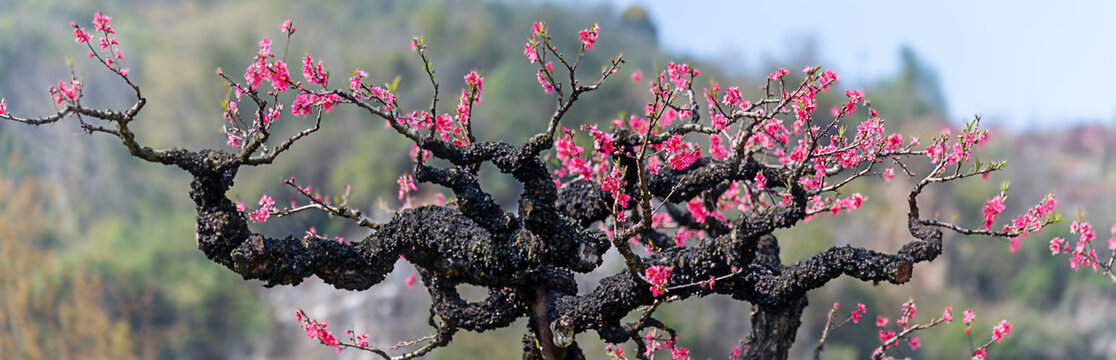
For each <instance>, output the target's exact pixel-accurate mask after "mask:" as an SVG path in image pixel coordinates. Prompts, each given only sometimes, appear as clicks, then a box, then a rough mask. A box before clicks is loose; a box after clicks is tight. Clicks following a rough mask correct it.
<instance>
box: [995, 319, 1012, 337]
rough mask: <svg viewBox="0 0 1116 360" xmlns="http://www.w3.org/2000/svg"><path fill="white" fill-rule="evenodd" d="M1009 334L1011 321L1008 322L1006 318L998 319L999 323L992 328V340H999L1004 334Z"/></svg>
mask: <svg viewBox="0 0 1116 360" xmlns="http://www.w3.org/2000/svg"><path fill="white" fill-rule="evenodd" d="M1010 335H1011V323H1009V322H1008V321H1007V320H1000V323H999V324H996V326H995V327H994V328H992V341H995V342H1000V340H1001V339H1003V338H1004V336H1010Z"/></svg>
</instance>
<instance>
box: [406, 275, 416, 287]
mask: <svg viewBox="0 0 1116 360" xmlns="http://www.w3.org/2000/svg"><path fill="white" fill-rule="evenodd" d="M407 288H408V289H414V288H415V274H411V276H408V277H407Z"/></svg>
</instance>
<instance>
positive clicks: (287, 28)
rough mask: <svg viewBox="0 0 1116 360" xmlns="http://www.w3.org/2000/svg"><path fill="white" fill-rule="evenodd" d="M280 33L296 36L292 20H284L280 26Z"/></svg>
mask: <svg viewBox="0 0 1116 360" xmlns="http://www.w3.org/2000/svg"><path fill="white" fill-rule="evenodd" d="M279 31H282V32H285V33H287V34H289V35H290V34H294V33H295V28H294V26H291V19H287V20H283V22H282V23H280V24H279Z"/></svg>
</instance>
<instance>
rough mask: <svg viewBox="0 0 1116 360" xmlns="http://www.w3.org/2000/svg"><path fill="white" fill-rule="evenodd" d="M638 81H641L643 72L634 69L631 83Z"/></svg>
mask: <svg viewBox="0 0 1116 360" xmlns="http://www.w3.org/2000/svg"><path fill="white" fill-rule="evenodd" d="M640 80H643V70H640V69H636V71H634V72H632V82H633V83H639V82H640Z"/></svg>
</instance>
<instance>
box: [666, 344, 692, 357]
mask: <svg viewBox="0 0 1116 360" xmlns="http://www.w3.org/2000/svg"><path fill="white" fill-rule="evenodd" d="M670 359H671V360H690V350H689V349H686V348H683V347H681V346H678V345H674V346H673V347H671V348H670Z"/></svg>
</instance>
